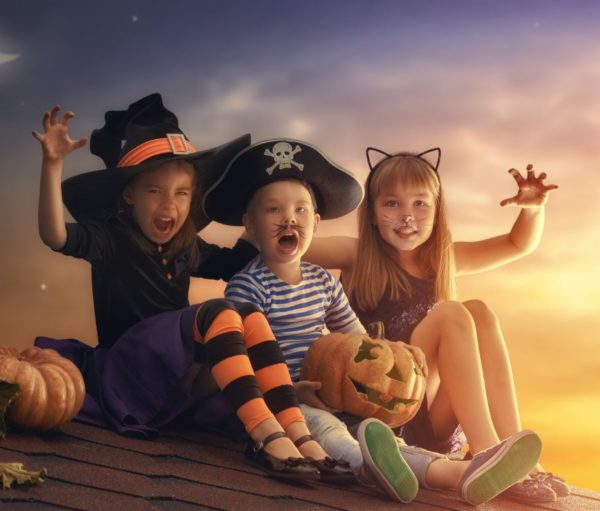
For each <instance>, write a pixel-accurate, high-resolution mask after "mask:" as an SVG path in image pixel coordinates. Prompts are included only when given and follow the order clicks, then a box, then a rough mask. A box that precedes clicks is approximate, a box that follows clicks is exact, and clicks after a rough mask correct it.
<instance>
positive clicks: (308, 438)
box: [294, 435, 356, 484]
mask: <svg viewBox="0 0 600 511" xmlns="http://www.w3.org/2000/svg"><path fill="white" fill-rule="evenodd" d="M294 445H295V446H296V447H297V448H298V450H299V451H300V452H301V453H302V455H303V456H304V457H306V458H307V459H311V460H313V465H314V466H315V467H317V469H319V473H320V479H321V481H324V482H326V483H336V484H346V483H353V482H356V477H355V475H354V471H353V470H352V468H350V464H349V463H346V462H343V461H338V460H334V459H333V458H331V457H329V456H327V453H326V452H325V451H324V450H323V448H322V447H321V445H320V444H319V443H318V442H317V441H316V440H315V439H314V438H313V437H312V435H303V436H301V437H300V438H298V439H296V440H295V442H294Z"/></svg>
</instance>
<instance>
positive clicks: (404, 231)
mask: <svg viewBox="0 0 600 511" xmlns="http://www.w3.org/2000/svg"><path fill="white" fill-rule="evenodd" d="M394 232H395V233H396V234H399V235H401V236H410V235H411V234H416V233H417V232H419V231H418V230H417V228H416V227H412V226H410V225H406V226H404V227H394Z"/></svg>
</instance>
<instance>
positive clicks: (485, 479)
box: [457, 430, 542, 506]
mask: <svg viewBox="0 0 600 511" xmlns="http://www.w3.org/2000/svg"><path fill="white" fill-rule="evenodd" d="M541 452H542V441H541V439H540V437H539V436H538V435H537V434H536V433H534V432H533V431H529V430H524V431H520V432H518V433H515V434H513V435H511V436H510V437H508V438H507V439H506V440H503V441H502V442H500V443H499V444H497V445H495V446H493V447H490V448H489V449H486V450H485V451H481V452H480V453H478V454H476V455H475V456H474V457H473V460H472V461H471V463H470V464H469V466H468V467H467V469H466V470H465V472H464V474H463V475H462V477H461V479H460V481H459V482H458V488H457V489H458V492H459V495H460V496H461V497H462V498H463V499H464V500H465V501H466V502H468V503H469V504H473V505H475V506H476V505H478V504H482V503H483V502H487V501H488V500H491V499H493V498H494V497H495V496H496V495H498V494H500V493H502V492H503V491H504V490H506V489H507V488H509V487H510V486H512V485H514V484H516V483H517V482H519V481H520V480H522V479H523V478H524V477H525V476H527V475H528V474H529V472H530V470H531V469H532V468H533V467H535V464H536V463H537V461H538V459H539V457H540V454H541Z"/></svg>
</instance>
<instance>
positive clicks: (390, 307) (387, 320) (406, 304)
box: [350, 274, 436, 342]
mask: <svg viewBox="0 0 600 511" xmlns="http://www.w3.org/2000/svg"><path fill="white" fill-rule="evenodd" d="M406 275H407V278H408V280H409V282H410V285H411V286H412V290H413V291H412V296H407V295H403V296H402V297H401V298H400V299H399V300H397V301H391V300H386V299H384V300H382V302H381V303H380V304H379V306H378V307H377V308H376V309H375V310H372V311H364V310H361V309H360V308H359V307H358V306H357V305H356V303H355V302H354V301H351V302H350V304H351V306H352V308H353V309H354V312H356V315H357V316H358V319H360V322H361V323H362V324H363V325H365V326H367V325H368V324H369V323H373V322H375V321H383V324H384V327H385V337H386V339H390V340H393V341H398V340H400V341H406V342H408V341H409V340H410V336H411V335H412V333H413V330H414V329H415V327H416V326H417V325H418V324H419V322H420V321H421V320H422V319H423V318H424V317H425V316H426V315H427V314H428V313H429V311H431V309H433V307H434V306H435V304H436V300H435V280H434V279H420V278H417V277H413V276H412V275H410V274H406Z"/></svg>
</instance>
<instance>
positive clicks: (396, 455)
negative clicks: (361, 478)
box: [357, 419, 419, 503]
mask: <svg viewBox="0 0 600 511" xmlns="http://www.w3.org/2000/svg"><path fill="white" fill-rule="evenodd" d="M357 436H358V444H359V445H360V450H361V452H362V455H363V468H364V469H365V470H364V472H366V473H367V474H368V475H369V476H370V477H371V479H372V480H373V481H374V482H375V483H377V486H378V487H379V488H381V489H382V490H384V491H385V492H386V493H387V494H388V495H389V496H390V497H391V498H392V499H393V500H396V501H399V502H404V503H408V502H411V501H412V500H413V499H414V498H415V497H416V496H417V492H418V491H419V483H418V481H417V478H416V476H415V474H414V473H413V471H412V470H411V469H410V467H409V466H408V465H407V464H406V461H404V458H403V457H402V455H401V454H400V451H399V450H398V445H397V444H396V436H395V435H394V432H393V431H392V430H391V429H390V428H389V427H388V426H387V425H385V424H384V423H383V422H381V421H380V420H377V419H365V420H364V421H362V422H361V423H360V425H359V427H358V433H357Z"/></svg>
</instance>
